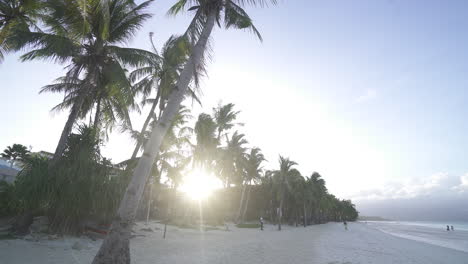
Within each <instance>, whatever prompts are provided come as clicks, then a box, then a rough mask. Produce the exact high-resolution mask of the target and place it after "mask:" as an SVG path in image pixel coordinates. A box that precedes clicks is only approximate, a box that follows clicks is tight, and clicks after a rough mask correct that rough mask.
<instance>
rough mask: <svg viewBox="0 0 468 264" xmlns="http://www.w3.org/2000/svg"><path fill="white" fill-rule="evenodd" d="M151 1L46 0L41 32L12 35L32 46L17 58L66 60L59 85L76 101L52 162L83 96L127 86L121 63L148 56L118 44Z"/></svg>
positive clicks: (79, 112) (142, 61)
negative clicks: (108, 88) (67, 89)
mask: <svg viewBox="0 0 468 264" xmlns="http://www.w3.org/2000/svg"><path fill="white" fill-rule="evenodd" d="M151 2H152V0H149V1H145V2H143V3H142V4H140V5H136V4H135V3H134V2H133V1H130V0H104V1H101V0H85V1H62V0H49V1H47V4H46V6H47V10H48V12H47V16H46V17H45V18H44V24H45V25H46V28H45V30H44V31H40V32H22V33H21V34H16V39H18V41H20V40H21V41H22V44H23V45H26V46H28V47H30V48H32V49H33V50H32V51H30V52H28V53H26V54H24V55H23V56H22V57H21V58H22V60H23V61H27V60H33V59H47V60H54V61H56V62H59V63H62V64H64V63H68V65H67V66H66V69H67V72H66V74H65V77H64V83H72V84H73V85H72V86H71V87H70V93H66V96H65V97H66V98H67V97H70V96H71V95H72V94H73V97H76V100H73V103H72V105H71V111H70V114H69V116H68V120H67V122H66V124H65V126H64V129H63V131H62V134H61V137H60V140H59V142H58V144H57V148H56V150H55V154H54V158H53V162H52V163H55V162H56V161H57V160H58V159H59V158H60V157H61V155H62V153H63V150H64V148H65V145H66V142H67V138H68V135H69V134H70V132H71V130H72V128H73V124H74V123H75V121H76V120H77V119H78V118H79V116H80V115H81V116H83V115H84V113H83V110H84V109H83V105H84V103H85V101H86V99H88V100H89V99H90V98H91V99H98V98H94V96H96V95H98V96H99V95H102V94H103V93H102V92H100V91H101V90H105V87H109V86H116V87H128V86H129V85H130V84H129V81H128V78H127V75H126V70H125V69H124V66H131V67H138V66H141V65H143V64H145V63H148V61H149V60H150V59H149V58H151V57H153V56H154V54H152V53H151V52H147V51H144V50H139V49H133V48H122V47H119V46H118V45H119V44H120V43H124V42H126V41H128V40H130V39H131V37H133V35H134V34H135V32H136V31H137V30H138V29H139V28H140V27H141V25H142V23H143V22H144V21H145V20H147V19H148V18H149V17H150V14H148V13H145V12H144V9H145V8H146V7H147V6H148V5H149V4H150V3H151ZM78 80H79V81H78ZM77 82H78V83H77ZM75 85H78V86H79V87H80V88H79V89H76V87H75Z"/></svg>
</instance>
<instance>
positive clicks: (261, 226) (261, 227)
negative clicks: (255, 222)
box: [260, 217, 263, 231]
mask: <svg viewBox="0 0 468 264" xmlns="http://www.w3.org/2000/svg"><path fill="white" fill-rule="evenodd" d="M260 230H262V231H263V217H260Z"/></svg>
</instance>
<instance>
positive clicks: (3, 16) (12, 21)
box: [0, 0, 43, 62]
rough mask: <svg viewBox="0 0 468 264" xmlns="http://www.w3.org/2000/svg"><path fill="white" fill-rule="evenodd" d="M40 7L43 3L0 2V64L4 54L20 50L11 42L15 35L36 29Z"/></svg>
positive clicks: (16, 44)
mask: <svg viewBox="0 0 468 264" xmlns="http://www.w3.org/2000/svg"><path fill="white" fill-rule="evenodd" d="M42 7H43V2H42V1H38V0H0V62H2V60H3V56H4V53H5V52H8V51H12V50H18V49H20V48H21V45H18V44H19V43H17V42H14V41H12V40H13V36H14V35H15V34H17V33H18V32H20V31H26V32H27V31H29V30H30V28H36V29H37V26H36V23H37V20H38V18H39V17H40V15H41V11H42Z"/></svg>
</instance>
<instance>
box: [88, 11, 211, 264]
mask: <svg viewBox="0 0 468 264" xmlns="http://www.w3.org/2000/svg"><path fill="white" fill-rule="evenodd" d="M215 18H216V14H215V13H214V12H211V13H210V14H209V16H208V18H207V21H206V25H205V27H204V28H203V30H202V32H201V35H200V38H199V40H198V42H197V44H196V45H195V46H194V48H193V51H192V55H191V56H190V58H189V60H188V61H187V63H186V64H185V66H184V69H183V71H182V73H181V75H180V78H179V80H178V82H177V85H176V87H175V88H174V91H173V92H172V93H171V95H170V96H169V100H168V103H167V106H166V109H165V110H164V112H163V114H162V116H161V119H159V120H158V122H157V123H156V125H155V127H154V128H153V131H152V133H151V137H150V139H149V141H148V142H147V143H146V145H145V149H144V152H143V155H142V156H141V158H140V159H139V160H138V165H137V166H136V168H135V170H134V171H133V176H132V179H131V181H130V184H129V186H128V187H127V190H126V191H125V195H124V197H123V199H122V201H121V202H120V207H119V210H118V213H117V216H116V218H115V219H114V221H113V223H112V226H111V228H110V230H109V233H108V235H107V237H106V238H105V240H104V242H103V243H102V245H101V248H100V249H99V251H98V253H97V255H96V256H95V258H94V260H93V262H92V263H93V264H130V234H131V228H132V224H133V221H134V219H135V214H136V210H137V208H138V204H139V202H140V199H141V196H142V193H143V189H144V186H145V183H146V180H147V179H148V176H149V174H150V171H151V167H152V165H153V162H154V159H155V158H156V155H157V154H158V152H159V148H160V146H161V143H162V141H163V138H164V136H165V135H166V132H167V130H168V129H169V127H170V124H171V123H172V121H173V120H174V118H175V116H176V114H177V111H178V110H179V108H180V104H181V103H182V101H183V99H184V97H185V94H186V93H187V90H188V85H189V83H190V81H191V79H192V77H193V72H194V70H195V67H196V65H198V64H199V63H200V61H201V58H202V56H203V52H204V50H205V48H206V44H207V42H208V38H209V37H210V34H211V31H212V30H213V27H214V24H215Z"/></svg>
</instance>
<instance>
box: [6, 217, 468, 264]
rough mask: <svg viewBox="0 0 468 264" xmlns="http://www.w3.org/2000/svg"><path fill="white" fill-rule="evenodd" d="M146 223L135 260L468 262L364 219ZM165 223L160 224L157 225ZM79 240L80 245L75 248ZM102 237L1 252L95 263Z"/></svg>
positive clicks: (29, 259) (23, 258)
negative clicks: (245, 224) (218, 225)
mask: <svg viewBox="0 0 468 264" xmlns="http://www.w3.org/2000/svg"><path fill="white" fill-rule="evenodd" d="M147 227H148V226H146V225H145V224H144V223H138V224H137V226H136V227H135V228H134V230H136V232H135V235H136V237H134V238H133V239H132V241H131V254H132V263H138V264H140V263H143V264H146V263H155V262H156V263H171V264H179V263H200V264H202V263H203V264H205V263H226V264H230V263H254V264H260V263H269V264H276V263H278V264H279V263H301V264H303V263H317V264H331V263H333V264H344V263H347V264H351V263H352V264H354V263H416V264H423V263H424V264H426V263H454V264H457V263H466V260H467V259H468V253H466V252H463V251H457V250H454V249H449V248H444V247H441V246H435V245H431V244H427V243H424V242H418V241H414V240H410V239H405V238H400V237H396V236H393V235H391V234H386V233H384V232H382V231H380V230H378V229H375V228H374V227H371V226H368V225H366V224H363V223H359V222H356V223H349V225H348V228H349V230H348V231H345V230H344V227H343V224H341V223H328V224H321V225H313V226H308V227H307V228H304V227H291V226H287V225H286V226H284V229H283V231H277V230H276V226H273V225H266V226H265V230H264V231H263V232H262V231H260V230H258V229H248V228H246V229H244V228H236V227H234V226H232V225H231V226H230V230H231V231H224V230H209V231H199V230H193V229H182V228H177V227H174V226H168V232H167V236H166V239H163V238H162V231H163V229H162V228H161V227H162V225H160V224H156V223H150V225H149V227H150V228H151V229H152V230H153V232H150V231H142V230H141V229H142V228H147ZM156 228H159V229H156ZM76 242H79V244H80V245H81V248H80V249H72V247H73V245H74V244H75V243H76ZM101 243H102V240H97V241H92V240H91V239H89V238H84V237H83V238H73V237H65V238H60V239H57V240H43V241H39V242H32V241H25V240H22V239H16V240H1V241H0V255H1V256H2V260H7V262H6V263H10V264H19V263H38V264H49V263H51V264H55V263H76V264H84V263H90V262H91V260H92V258H93V257H94V255H95V254H96V252H97V250H98V248H99V245H100V244H101Z"/></svg>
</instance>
